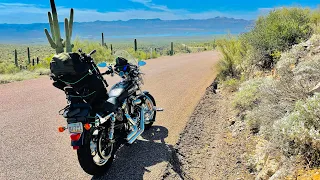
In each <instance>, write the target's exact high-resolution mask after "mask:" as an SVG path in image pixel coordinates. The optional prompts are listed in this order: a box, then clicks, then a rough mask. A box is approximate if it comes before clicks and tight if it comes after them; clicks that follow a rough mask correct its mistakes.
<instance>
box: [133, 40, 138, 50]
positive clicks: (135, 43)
mask: <svg viewBox="0 0 320 180" xmlns="http://www.w3.org/2000/svg"><path fill="white" fill-rule="evenodd" d="M137 50H138V44H137V39H134V51H137Z"/></svg>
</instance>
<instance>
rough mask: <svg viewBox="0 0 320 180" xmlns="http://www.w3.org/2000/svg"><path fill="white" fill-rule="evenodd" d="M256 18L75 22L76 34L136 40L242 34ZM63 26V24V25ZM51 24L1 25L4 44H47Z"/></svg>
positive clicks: (98, 37) (0, 40)
mask: <svg viewBox="0 0 320 180" xmlns="http://www.w3.org/2000/svg"><path fill="white" fill-rule="evenodd" d="M251 24H253V21H248V20H243V19H234V18H226V17H215V18H211V19H205V20H203V19H202V20H196V19H189V20H161V19H131V20H128V21H95V22H81V23H79V22H75V23H74V35H75V36H74V37H76V36H80V37H81V38H84V39H100V33H101V32H104V33H105V37H106V39H113V40H117V39H118V40H119V39H132V38H145V37H172V36H175V37H190V36H212V35H219V34H226V33H227V32H230V33H233V34H239V33H241V32H245V31H247V27H248V26H250V25H251ZM60 26H61V27H63V23H61V24H60ZM48 27H49V24H47V23H34V24H0V43H47V41H46V38H45V35H44V32H43V29H44V28H48Z"/></svg>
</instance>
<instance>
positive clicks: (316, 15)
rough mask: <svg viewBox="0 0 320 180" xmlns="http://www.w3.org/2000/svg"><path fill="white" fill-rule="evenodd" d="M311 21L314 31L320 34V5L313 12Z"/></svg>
mask: <svg viewBox="0 0 320 180" xmlns="http://www.w3.org/2000/svg"><path fill="white" fill-rule="evenodd" d="M311 22H312V26H313V30H314V33H316V34H320V7H319V8H318V9H316V10H314V11H313V12H312V14H311Z"/></svg>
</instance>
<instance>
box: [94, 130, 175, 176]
mask: <svg viewBox="0 0 320 180" xmlns="http://www.w3.org/2000/svg"><path fill="white" fill-rule="evenodd" d="M167 136H168V129H167V128H165V127H162V126H154V127H152V128H151V129H149V130H148V131H146V132H144V133H143V134H142V137H143V138H144V139H145V140H137V141H136V143H134V144H133V145H130V146H123V147H122V148H120V150H119V151H118V152H117V153H116V159H115V161H114V162H113V164H112V167H111V169H109V171H108V172H107V173H106V174H105V175H103V176H100V177H97V176H94V177H93V178H92V180H108V179H112V180H117V179H121V180H126V179H130V180H136V179H137V180H138V179H143V175H144V174H145V173H146V172H150V171H149V170H148V169H147V167H150V166H153V165H156V164H158V163H161V162H169V160H170V159H171V158H172V152H173V151H174V149H173V147H172V145H168V144H166V143H165V141H164V139H165V138H166V137H167ZM159 140H160V142H159ZM156 141H157V142H156Z"/></svg>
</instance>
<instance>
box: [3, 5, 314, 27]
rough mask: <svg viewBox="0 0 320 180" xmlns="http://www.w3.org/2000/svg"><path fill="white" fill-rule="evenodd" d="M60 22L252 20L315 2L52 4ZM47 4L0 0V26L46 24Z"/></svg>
mask: <svg viewBox="0 0 320 180" xmlns="http://www.w3.org/2000/svg"><path fill="white" fill-rule="evenodd" d="M55 2H56V5H57V8H58V14H59V17H60V18H61V19H60V20H63V18H64V17H68V16H69V11H70V10H69V9H70V8H71V7H72V8H74V9H75V21H77V22H88V21H96V20H103V21H112V20H128V19H150V18H160V19H163V20H173V19H207V18H213V17H216V16H225V17H233V18H242V19H255V18H256V17H257V16H258V15H261V14H265V13H266V12H268V11H270V10H271V9H274V8H280V7H283V6H302V7H310V8H316V7H317V6H318V4H320V3H319V2H320V1H319V0H317V1H316V0H295V1H288V0H255V1H252V0H225V1H223V0H219V1H214V0H104V1H102V0H56V1H55ZM49 10H50V1H49V0H19V1H18V0H0V23H15V24H16V23H22V24H27V23H36V22H47V15H46V14H47V12H48V11H49Z"/></svg>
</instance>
